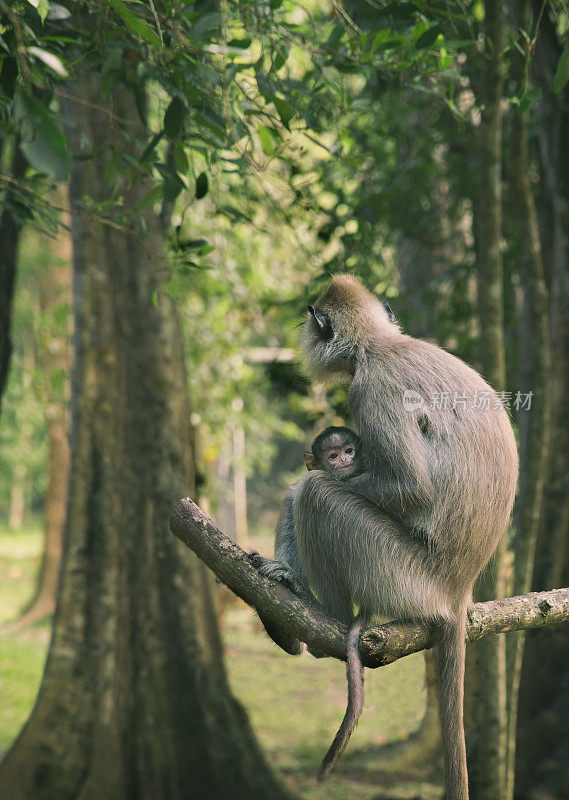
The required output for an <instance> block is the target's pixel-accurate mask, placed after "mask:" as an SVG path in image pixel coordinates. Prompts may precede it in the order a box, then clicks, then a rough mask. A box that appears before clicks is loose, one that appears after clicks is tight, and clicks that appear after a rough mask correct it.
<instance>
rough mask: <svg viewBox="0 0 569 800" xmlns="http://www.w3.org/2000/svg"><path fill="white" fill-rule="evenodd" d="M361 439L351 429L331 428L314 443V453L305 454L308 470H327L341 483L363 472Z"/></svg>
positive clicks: (319, 435)
mask: <svg viewBox="0 0 569 800" xmlns="http://www.w3.org/2000/svg"><path fill="white" fill-rule="evenodd" d="M362 461H363V460H362V455H361V449H360V440H359V437H358V435H357V434H356V433H354V431H352V430H350V428H344V427H341V428H339V427H330V428H326V430H324V431H322V433H319V434H318V436H317V437H316V439H315V440H314V441H313V442H312V452H311V453H305V454H304V463H305V464H306V468H307V469H309V470H312V469H325V470H326V472H329V473H330V474H331V475H333V476H334V477H335V478H337V479H338V480H339V481H345V480H347V479H348V478H352V477H353V476H354V475H357V474H358V473H360V472H362V469H363V468H362Z"/></svg>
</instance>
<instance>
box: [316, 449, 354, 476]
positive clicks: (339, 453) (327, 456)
mask: <svg viewBox="0 0 569 800" xmlns="http://www.w3.org/2000/svg"><path fill="white" fill-rule="evenodd" d="M323 459H324V461H325V462H326V467H327V468H328V469H329V470H334V471H335V470H344V469H349V468H350V467H351V466H353V464H354V461H355V459H356V448H355V446H354V445H353V444H352V442H343V443H342V444H338V445H336V446H335V447H329V448H328V449H327V450H324V453H323Z"/></svg>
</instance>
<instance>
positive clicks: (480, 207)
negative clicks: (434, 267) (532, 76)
mask: <svg viewBox="0 0 569 800" xmlns="http://www.w3.org/2000/svg"><path fill="white" fill-rule="evenodd" d="M485 9H486V16H485V22H484V27H485V30H484V33H485V46H484V58H485V63H484V77H483V84H482V98H481V100H482V103H483V110H482V117H481V124H480V146H481V152H480V157H481V167H480V184H479V191H478V202H477V203H476V204H475V208H476V210H477V216H478V219H477V220H476V225H475V229H476V232H477V239H478V241H477V253H478V302H479V315H480V342H481V357H482V372H483V374H484V376H485V377H486V378H487V380H488V381H489V383H490V384H491V385H492V386H493V387H494V388H495V389H496V390H498V391H500V390H504V389H505V382H506V366H505V363H506V362H505V341H504V313H503V294H504V292H503V267H502V249H501V248H502V126H503V121H502V117H503V112H502V100H503V74H502V71H503V63H502V62H503V59H502V55H503V51H504V46H505V23H504V4H503V3H502V2H500V0H487V2H486V3H485ZM504 552H505V540H504V539H503V540H502V542H501V543H500V545H499V546H498V550H497V553H496V556H495V558H494V559H493V560H492V565H491V567H490V568H489V569H486V571H485V573H484V574H483V576H482V578H481V580H480V581H479V583H478V588H477V597H478V599H480V600H488V599H490V598H492V597H500V596H501V595H502V594H503V593H504V588H505V587H504V584H503V569H504ZM476 669H477V673H476V684H477V685H476V690H475V691H476V701H475V705H474V711H475V713H474V722H475V728H476V732H475V746H474V747H473V749H472V755H471V758H470V768H469V774H470V786H471V795H472V798H473V800H496V799H497V798H499V797H500V798H501V797H504V793H505V788H506V771H505V765H506V741H507V739H506V726H507V714H506V642H505V640H504V637H498V638H495V639H489V640H487V641H485V642H483V643H482V644H481V645H480V647H479V648H478V650H477V653H476Z"/></svg>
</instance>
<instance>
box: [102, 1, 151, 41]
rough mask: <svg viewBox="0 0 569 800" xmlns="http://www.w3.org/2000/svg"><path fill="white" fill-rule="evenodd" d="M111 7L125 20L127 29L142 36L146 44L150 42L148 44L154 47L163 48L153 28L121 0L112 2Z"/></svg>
mask: <svg viewBox="0 0 569 800" xmlns="http://www.w3.org/2000/svg"><path fill="white" fill-rule="evenodd" d="M111 6H112V7H113V8H114V9H115V11H116V12H117V14H119V15H120V16H121V17H122V18H123V20H124V21H125V22H126V24H127V27H128V28H130V30H131V31H132V32H133V33H136V34H137V36H140V38H141V39H144V41H145V42H148V44H151V45H153V46H154V47H162V42H161V41H160V38H159V37H158V35H157V34H156V33H155V32H154V31H153V30H152V28H151V27H150V26H149V25H147V24H146V22H144V21H143V20H142V19H141V18H140V17H139V16H137V15H136V14H134V13H133V12H132V11H131V10H130V8H127V7H126V6H125V5H124V3H121V2H120V0H111Z"/></svg>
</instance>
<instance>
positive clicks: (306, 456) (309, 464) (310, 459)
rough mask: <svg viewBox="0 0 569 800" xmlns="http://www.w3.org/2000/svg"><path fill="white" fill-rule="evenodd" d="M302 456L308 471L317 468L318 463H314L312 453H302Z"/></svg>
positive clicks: (314, 459)
mask: <svg viewBox="0 0 569 800" xmlns="http://www.w3.org/2000/svg"><path fill="white" fill-rule="evenodd" d="M302 457H303V459H304V463H305V464H306V469H307V470H308V471H309V472H310V471H311V470H313V469H318V464H317V463H316V456H315V455H314V453H304V455H303V456H302Z"/></svg>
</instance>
